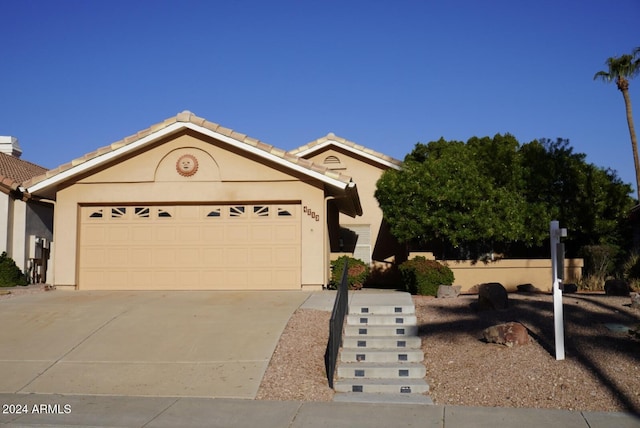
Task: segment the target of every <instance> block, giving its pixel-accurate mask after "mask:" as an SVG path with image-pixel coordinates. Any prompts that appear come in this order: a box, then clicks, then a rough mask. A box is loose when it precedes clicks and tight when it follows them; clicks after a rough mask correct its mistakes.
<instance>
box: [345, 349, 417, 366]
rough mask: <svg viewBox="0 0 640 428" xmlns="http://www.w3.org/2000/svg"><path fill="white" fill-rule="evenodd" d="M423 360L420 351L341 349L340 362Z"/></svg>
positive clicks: (411, 361)
mask: <svg viewBox="0 0 640 428" xmlns="http://www.w3.org/2000/svg"><path fill="white" fill-rule="evenodd" d="M423 359H424V353H423V352H422V349H408V348H392V349H362V348H342V352H341V353H340V361H343V362H345V363H356V362H360V363H362V362H367V363H403V362H409V363H419V362H421V361H422V360H423Z"/></svg>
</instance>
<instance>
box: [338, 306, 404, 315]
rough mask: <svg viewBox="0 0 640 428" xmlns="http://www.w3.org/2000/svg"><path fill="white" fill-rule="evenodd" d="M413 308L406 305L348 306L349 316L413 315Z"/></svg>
mask: <svg viewBox="0 0 640 428" xmlns="http://www.w3.org/2000/svg"><path fill="white" fill-rule="evenodd" d="M413 314H415V307H414V306H413V305H412V304H407V305H402V304H401V305H385V304H380V303H378V304H362V303H361V304H351V305H349V315H413Z"/></svg>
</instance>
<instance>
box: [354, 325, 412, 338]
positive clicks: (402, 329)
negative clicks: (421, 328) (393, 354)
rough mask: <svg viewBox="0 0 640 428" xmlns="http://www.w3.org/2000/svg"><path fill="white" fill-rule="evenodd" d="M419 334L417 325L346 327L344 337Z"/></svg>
mask: <svg viewBox="0 0 640 428" xmlns="http://www.w3.org/2000/svg"><path fill="white" fill-rule="evenodd" d="M417 334H418V326H415V325H403V326H398V325H374V326H364V327H363V326H360V325H345V326H344V336H357V337H367V336H368V337H372V336H375V337H380V336H396V337H400V336H416V335H417Z"/></svg>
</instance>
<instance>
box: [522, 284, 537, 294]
mask: <svg viewBox="0 0 640 428" xmlns="http://www.w3.org/2000/svg"><path fill="white" fill-rule="evenodd" d="M517 288H518V291H519V292H520V293H540V289H539V288H538V287H536V286H535V285H533V284H520V285H518V287H517Z"/></svg>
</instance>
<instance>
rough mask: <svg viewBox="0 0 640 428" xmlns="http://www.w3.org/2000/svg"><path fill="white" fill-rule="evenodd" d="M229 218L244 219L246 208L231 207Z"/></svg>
mask: <svg viewBox="0 0 640 428" xmlns="http://www.w3.org/2000/svg"><path fill="white" fill-rule="evenodd" d="M229 217H235V218H238V217H244V207H243V206H240V205H237V206H232V207H229Z"/></svg>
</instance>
